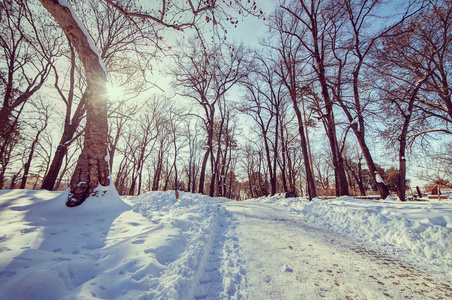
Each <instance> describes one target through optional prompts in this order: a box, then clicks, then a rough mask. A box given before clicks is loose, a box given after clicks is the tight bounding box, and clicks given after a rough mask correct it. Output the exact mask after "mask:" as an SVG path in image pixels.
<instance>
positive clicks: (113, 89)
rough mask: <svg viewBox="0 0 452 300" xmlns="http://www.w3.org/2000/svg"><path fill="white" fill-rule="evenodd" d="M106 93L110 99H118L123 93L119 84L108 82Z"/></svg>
mask: <svg viewBox="0 0 452 300" xmlns="http://www.w3.org/2000/svg"><path fill="white" fill-rule="evenodd" d="M107 93H108V96H109V97H110V99H111V100H118V99H120V98H121V97H122V96H123V95H124V89H123V87H121V86H118V85H114V84H109V83H108V84H107Z"/></svg>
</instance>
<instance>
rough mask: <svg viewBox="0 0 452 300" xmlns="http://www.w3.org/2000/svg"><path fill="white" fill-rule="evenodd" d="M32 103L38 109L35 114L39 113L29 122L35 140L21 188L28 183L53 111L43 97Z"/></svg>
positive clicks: (25, 167) (25, 166)
mask: <svg viewBox="0 0 452 300" xmlns="http://www.w3.org/2000/svg"><path fill="white" fill-rule="evenodd" d="M31 104H32V105H33V107H34V109H35V110H36V112H35V113H33V114H34V115H37V116H38V118H37V120H35V122H33V123H31V122H28V123H30V125H29V126H30V127H31V128H33V129H34V130H35V136H34V137H33V140H32V142H31V146H30V152H29V153H28V159H27V161H26V162H25V164H24V167H23V168H24V173H23V176H22V182H21V184H20V188H21V189H24V188H25V184H26V183H27V178H28V174H29V172H30V167H31V163H32V160H33V158H34V157H35V150H36V147H37V146H38V143H39V138H40V136H41V134H42V133H43V131H44V130H45V129H46V128H47V126H48V125H49V118H50V115H51V113H52V110H51V108H50V107H49V105H46V104H44V103H42V99H40V101H39V102H38V101H35V102H32V103H31Z"/></svg>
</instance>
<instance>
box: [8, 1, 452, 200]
mask: <svg viewBox="0 0 452 300" xmlns="http://www.w3.org/2000/svg"><path fill="white" fill-rule="evenodd" d="M166 4H167V2H166V1H162V3H156V4H155V6H152V7H149V8H142V7H139V6H137V5H136V2H135V1H134V0H128V1H121V2H117V1H109V0H103V1H97V0H86V1H77V2H74V3H72V2H71V1H69V2H67V1H52V0H40V1H22V0H8V1H4V2H2V3H1V4H0V9H1V10H0V12H1V13H0V26H1V30H2V32H3V33H4V34H2V35H1V36H0V48H1V50H2V51H1V56H0V82H1V87H0V94H1V95H2V97H3V102H2V108H1V111H0V147H1V148H0V160H1V165H0V183H1V184H2V188H14V187H19V188H25V187H26V182H27V178H30V177H31V174H33V178H34V180H35V185H36V187H42V188H45V189H48V190H56V189H61V188H65V187H66V186H65V185H64V183H66V180H65V179H67V178H72V179H71V182H70V184H69V187H70V188H71V193H70V198H69V199H68V203H67V204H68V206H76V205H79V204H81V203H82V202H83V201H84V200H85V199H86V198H87V197H89V196H90V195H92V194H94V193H95V192H96V187H97V186H98V185H99V184H100V185H104V186H107V185H109V184H114V185H115V187H116V189H117V191H118V192H119V193H120V194H122V195H137V194H140V193H143V192H145V191H151V190H152V191H156V190H167V189H179V190H185V191H190V192H198V193H205V194H209V195H210V196H223V197H228V198H231V199H244V198H249V197H260V196H264V195H271V194H276V193H283V192H284V193H288V194H290V195H295V194H300V195H306V196H307V197H309V199H312V198H314V197H317V196H319V195H336V196H342V195H350V194H353V195H355V194H360V195H365V194H366V193H368V192H369V191H377V192H378V194H379V195H380V197H381V198H386V197H388V196H389V195H390V191H396V192H397V193H398V197H399V198H400V199H402V200H404V199H405V190H406V186H407V182H408V181H407V176H406V172H407V166H408V165H409V164H407V159H410V158H411V160H412V161H413V163H412V165H414V161H416V162H420V161H422V157H423V155H422V154H423V153H424V151H425V153H428V152H429V151H431V150H429V149H432V147H434V145H435V143H438V144H440V143H441V144H445V146H444V148H442V150H441V153H440V157H439V158H438V161H439V162H440V163H439V165H438V170H436V169H435V172H432V171H431V170H430V173H429V172H425V174H423V175H424V178H423V179H428V180H430V181H432V182H433V181H436V182H441V183H442V184H447V182H448V180H449V178H448V177H447V176H450V174H449V172H447V169H448V168H447V166H448V165H447V157H448V154H449V153H450V151H449V149H450V148H449V147H448V146H447V145H448V144H447V141H448V138H449V136H450V133H451V131H450V129H449V126H450V125H451V123H450V122H451V121H452V101H451V94H452V88H451V87H450V85H449V79H450V74H451V71H452V70H451V66H452V64H451V58H452V56H451V54H452V50H451V49H452V48H451V45H450V43H451V41H452V36H451V33H450V32H451V30H450V29H451V28H450V27H451V24H452V1H433V0H429V1H411V2H410V3H404V4H403V3H402V4H398V6H397V7H390V6H389V4H387V3H385V2H383V1H368V0H360V1H352V0H341V1H320V0H309V1H306V0H291V1H282V2H281V4H280V5H279V6H278V7H277V8H276V9H275V11H273V12H272V13H271V14H269V18H267V20H266V22H267V23H266V24H267V26H268V27H269V29H270V34H269V35H268V36H267V37H262V39H261V42H260V45H259V46H258V47H256V49H251V48H249V47H246V46H244V45H243V44H239V45H237V44H235V43H233V42H229V40H230V39H231V38H230V37H229V36H228V35H227V27H226V24H227V23H229V24H231V23H232V25H233V26H236V25H235V24H237V22H238V21H239V19H238V17H239V16H240V15H256V16H260V15H262V14H263V13H262V12H261V11H260V10H259V9H258V8H257V5H258V3H257V4H256V3H249V4H247V5H248V6H244V5H242V4H241V2H240V1H231V2H230V3H229V4H225V6H222V5H217V4H215V2H214V1H207V2H206V1H199V3H198V1H187V2H186V5H187V8H181V7H178V6H167V5H166ZM230 8H234V9H235V10H236V11H238V13H237V15H231V14H230V13H229V11H230ZM388 11H391V13H389V12H388ZM49 13H50V14H49ZM249 17H252V16H249ZM55 20H56V22H55ZM176 20H177V21H176ZM382 20H385V21H382ZM57 24H58V25H57ZM61 28H63V30H61ZM190 32H191V33H190ZM207 36H209V37H211V36H212V39H209V38H207ZM159 61H161V64H162V65H163V64H164V65H165V67H164V70H161V71H160V74H162V75H161V76H164V77H165V78H167V79H168V81H169V82H170V83H169V84H167V86H166V87H164V88H163V87H158V86H157V85H156V84H155V82H153V81H152V78H155V73H156V72H157V71H158V70H157V68H156V65H157V63H158V62H159ZM153 76H154V77H153ZM107 83H109V85H110V86H116V87H118V86H121V89H122V93H121V95H110V96H109V97H110V98H108V96H107V90H108V89H107ZM162 91H163V92H162ZM381 153H384V154H386V155H387V157H391V158H392V159H393V160H395V161H398V164H395V163H394V165H393V166H385V168H383V167H382V166H380V165H378V163H377V161H378V156H379V155H381ZM77 156H78V159H77ZM424 157H428V155H425V156H424ZM408 161H410V160H408ZM385 163H386V162H385ZM441 164H442V166H441ZM110 166H111V168H112V169H111V170H110ZM19 182H20V184H19ZM38 183H39V184H38Z"/></svg>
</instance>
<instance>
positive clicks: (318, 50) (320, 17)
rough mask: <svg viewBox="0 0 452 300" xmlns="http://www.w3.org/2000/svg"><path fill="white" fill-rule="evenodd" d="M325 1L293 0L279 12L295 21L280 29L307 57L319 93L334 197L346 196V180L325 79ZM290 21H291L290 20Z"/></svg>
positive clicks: (328, 21) (327, 10) (327, 14)
mask: <svg viewBox="0 0 452 300" xmlns="http://www.w3.org/2000/svg"><path fill="white" fill-rule="evenodd" d="M328 5H329V2H327V1H317V0H313V1H305V0H299V1H293V2H284V3H283V4H282V5H281V9H282V10H283V11H284V12H286V13H287V14H288V15H289V17H290V18H292V19H293V20H295V21H296V22H297V23H296V24H297V26H295V27H292V28H293V29H295V30H284V31H283V33H285V34H289V35H292V36H294V37H295V38H297V39H298V41H299V43H300V46H301V47H302V48H303V49H304V51H305V52H306V55H308V56H309V58H310V60H311V62H310V64H311V68H312V71H313V72H314V74H315V79H316V83H318V85H319V89H320V91H321V99H322V100H323V104H322V110H323V112H322V114H321V115H322V119H323V120H324V124H325V130H326V133H327V137H328V140H329V143H330V147H331V152H332V158H333V163H334V168H335V174H336V176H335V178H336V188H337V194H338V195H348V194H349V192H348V185H347V178H346V174H345V168H344V164H343V160H342V157H341V155H340V151H339V144H338V141H337V136H336V122H335V119H334V110H333V98H332V96H331V91H330V89H329V86H328V78H327V64H328V62H327V59H328V53H327V34H328V30H329V28H330V26H331V21H332V19H331V15H330V13H331V10H330V7H329V6H328ZM292 22H293V21H292Z"/></svg>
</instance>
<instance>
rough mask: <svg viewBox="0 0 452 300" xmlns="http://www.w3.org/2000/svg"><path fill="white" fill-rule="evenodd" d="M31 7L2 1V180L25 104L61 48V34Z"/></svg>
mask: <svg viewBox="0 0 452 300" xmlns="http://www.w3.org/2000/svg"><path fill="white" fill-rule="evenodd" d="M31 6H33V3H32V2H24V1H19V0H17V1H16V0H14V1H3V2H2V3H0V11H1V12H2V17H1V22H0V31H1V32H2V34H1V35H0V48H1V53H0V68H1V69H0V82H1V85H0V94H1V95H2V97H3V101H2V107H1V109H0V145H1V146H0V162H1V163H0V182H3V177H4V174H5V171H6V168H7V166H8V164H9V161H10V153H11V151H12V149H13V146H14V143H15V139H16V137H17V134H18V127H17V125H18V121H19V116H20V114H21V112H22V110H23V107H24V105H25V103H26V102H27V101H28V99H30V98H31V97H32V96H33V95H34V94H35V93H36V92H37V91H38V90H39V89H40V88H41V87H42V86H43V84H44V82H45V81H46V80H47V78H48V75H49V72H50V69H51V67H50V66H51V63H52V60H53V59H54V57H55V55H56V54H57V53H58V51H59V37H58V36H55V34H54V32H52V30H51V29H49V26H46V24H45V20H43V19H41V18H36V16H35V15H34V14H32V12H31V11H32V10H31V9H30V7H31ZM41 33H42V35H41Z"/></svg>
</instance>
